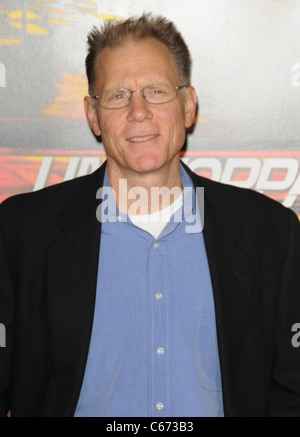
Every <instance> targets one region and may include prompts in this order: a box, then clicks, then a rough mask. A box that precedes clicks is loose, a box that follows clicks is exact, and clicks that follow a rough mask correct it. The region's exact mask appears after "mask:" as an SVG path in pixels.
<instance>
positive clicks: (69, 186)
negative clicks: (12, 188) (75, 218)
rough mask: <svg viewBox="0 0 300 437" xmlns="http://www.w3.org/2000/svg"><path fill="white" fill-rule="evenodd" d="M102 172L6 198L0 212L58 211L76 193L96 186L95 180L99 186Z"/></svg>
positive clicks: (98, 171)
mask: <svg viewBox="0 0 300 437" xmlns="http://www.w3.org/2000/svg"><path fill="white" fill-rule="evenodd" d="M103 170H104V169H102V166H101V167H100V168H98V169H97V170H96V171H95V172H94V173H91V174H88V175H84V176H80V177H77V178H74V179H71V180H68V181H64V182H61V183H58V184H55V185H51V186H49V187H45V188H42V189H40V190H38V191H34V192H28V193H21V194H16V195H14V196H11V197H8V198H7V199H5V200H4V201H3V202H2V203H1V204H0V211H1V213H4V214H13V213H15V212H18V213H20V212H21V211H23V212H25V211H32V212H34V211H36V210H39V211H41V210H43V209H46V210H48V209H51V210H59V209H61V208H63V207H65V206H66V204H67V202H68V201H69V199H71V198H72V197H73V196H74V195H76V193H77V192H78V191H82V190H89V188H90V187H91V186H93V185H94V186H97V180H98V181H99V186H100V182H101V174H102V173H104V171H103Z"/></svg>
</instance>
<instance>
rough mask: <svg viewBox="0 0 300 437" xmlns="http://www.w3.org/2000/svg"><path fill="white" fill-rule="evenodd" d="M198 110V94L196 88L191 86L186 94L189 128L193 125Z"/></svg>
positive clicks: (186, 113) (186, 122)
mask: <svg viewBox="0 0 300 437" xmlns="http://www.w3.org/2000/svg"><path fill="white" fill-rule="evenodd" d="M196 110H197V96H196V91H195V88H194V87H192V86H189V87H188V88H187V89H186V95H185V127H186V128H187V129H188V128H189V127H191V126H192V124H193V122H194V119H195V115H196Z"/></svg>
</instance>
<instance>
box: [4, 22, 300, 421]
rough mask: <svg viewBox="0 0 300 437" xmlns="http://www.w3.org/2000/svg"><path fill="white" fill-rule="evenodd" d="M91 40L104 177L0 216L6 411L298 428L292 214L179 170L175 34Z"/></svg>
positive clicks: (190, 106) (91, 105)
mask: <svg viewBox="0 0 300 437" xmlns="http://www.w3.org/2000/svg"><path fill="white" fill-rule="evenodd" d="M88 41H89V54H88V56H87V60H86V66H87V75H88V79H89V91H90V96H89V97H86V98H85V111H86V115H87V119H88V122H89V125H90V127H91V129H92V130H93V132H94V134H95V135H96V136H101V138H102V142H103V145H104V147H105V150H106V154H107V163H106V164H105V165H103V166H102V167H101V168H100V169H98V170H97V171H96V172H95V173H93V174H92V175H89V176H85V177H82V178H78V179H75V180H73V181H69V182H66V183H63V184H60V185H58V186H54V187H50V188H46V189H44V190H41V191H39V192H35V193H31V194H26V195H20V196H16V197H14V198H11V199H8V200H7V201H5V202H4V203H3V204H2V205H1V209H0V214H1V215H0V219H1V246H0V266H1V282H0V292H1V301H0V302H1V306H0V317H1V319H0V321H1V323H3V324H4V325H5V326H6V336H7V342H6V343H7V344H6V348H4V349H3V348H2V349H1V387H0V392H1V412H2V414H3V415H6V414H7V412H8V411H9V410H10V409H11V411H12V416H152V417H153V416H157V417H168V416H169V417H172V416H173V417H174V416H175V417H176V416H181V417H184V416H185V417H187V416H191V417H192V416H223V415H225V416H300V355H299V350H298V349H297V347H296V346H297V342H295V338H293V336H294V335H295V326H296V327H297V322H299V319H300V316H299V308H300V293H299V284H300V274H299V264H300V253H299V248H300V226H299V222H298V220H297V217H296V216H295V214H294V213H293V212H292V211H290V210H288V209H286V208H284V207H282V206H281V205H280V204H278V203H276V202H274V201H272V200H270V199H268V198H266V197H264V196H262V195H260V194H258V193H255V192H254V191H249V190H242V189H240V188H236V187H231V186H226V185H222V184H219V183H216V182H213V181H210V180H207V179H204V178H202V177H199V176H197V175H195V174H194V173H192V172H191V171H190V170H189V169H188V168H187V167H186V166H184V165H183V164H181V163H180V158H179V152H180V149H181V148H182V145H183V144H184V141H185V134H186V129H187V128H189V127H190V126H191V125H192V123H193V120H194V116H195V112H196V105H197V99H196V95H195V90H194V89H193V88H192V87H191V86H190V77H189V76H190V60H189V53H188V49H187V47H186V45H185V43H184V41H183V40H182V37H181V36H180V34H179V33H178V32H177V30H176V29H175V27H174V25H173V24H172V23H171V22H169V21H167V20H166V19H164V18H162V17H152V16H151V15H143V16H142V17H140V18H137V19H129V20H126V21H125V22H118V23H108V24H106V25H105V26H104V27H103V28H102V30H101V31H98V30H94V31H93V32H92V33H91V34H90V35H89V40H88ZM201 187H204V217H203V210H202V209H203V208H202V200H203V198H202V191H201ZM157 190H158V191H159V190H161V191H159V193H160V195H159V196H157ZM162 193H165V195H163V194H162ZM166 193H167V195H166ZM203 226H204V227H203ZM202 228H203V231H202Z"/></svg>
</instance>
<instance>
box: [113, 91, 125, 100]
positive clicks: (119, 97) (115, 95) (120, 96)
mask: <svg viewBox="0 0 300 437" xmlns="http://www.w3.org/2000/svg"><path fill="white" fill-rule="evenodd" d="M126 97H127V95H126V93H125V92H124V91H118V92H115V93H113V94H111V95H110V96H109V100H122V99H125V98H126Z"/></svg>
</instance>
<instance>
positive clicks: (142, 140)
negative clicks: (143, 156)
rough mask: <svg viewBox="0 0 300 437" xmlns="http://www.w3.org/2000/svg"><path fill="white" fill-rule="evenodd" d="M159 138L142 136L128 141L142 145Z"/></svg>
mask: <svg viewBox="0 0 300 437" xmlns="http://www.w3.org/2000/svg"><path fill="white" fill-rule="evenodd" d="M157 137H158V134H155V135H145V136H140V137H132V138H128V140H127V141H129V142H130V143H142V142H145V141H149V140H152V139H154V138H157Z"/></svg>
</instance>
